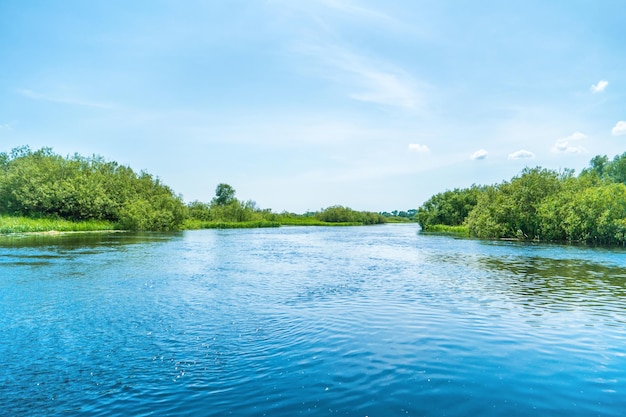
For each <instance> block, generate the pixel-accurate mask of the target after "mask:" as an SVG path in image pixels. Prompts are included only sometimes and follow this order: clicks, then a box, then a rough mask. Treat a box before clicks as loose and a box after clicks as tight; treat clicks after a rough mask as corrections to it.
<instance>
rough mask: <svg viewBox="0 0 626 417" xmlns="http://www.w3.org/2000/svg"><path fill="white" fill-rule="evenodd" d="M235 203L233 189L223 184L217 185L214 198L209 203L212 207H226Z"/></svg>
mask: <svg viewBox="0 0 626 417" xmlns="http://www.w3.org/2000/svg"><path fill="white" fill-rule="evenodd" d="M235 201H236V200H235V189H234V188H233V187H231V186H230V185H228V184H224V183H220V184H217V187H216V188H215V197H214V198H213V201H212V202H211V204H212V205H215V206H227V205H229V204H232V203H234V202H235Z"/></svg>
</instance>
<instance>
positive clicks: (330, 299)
mask: <svg viewBox="0 0 626 417" xmlns="http://www.w3.org/2000/svg"><path fill="white" fill-rule="evenodd" d="M0 342H1V343H0V365H1V366H0V415H7V416H32V415H37V416H68V415H71V416H165V415H170V416H222V415H232V416H263V415H267V416H298V415H302V416H328V415H341V416H361V417H364V416H370V417H372V416H508V417H510V416H529V415H537V416H623V415H624V413H625V412H626V250H624V249H619V248H618V249H606V248H593V247H575V246H561V245H544V244H534V243H518V242H493V241H477V240H469V239H455V238H452V237H446V236H429V235H422V234H420V233H419V232H418V228H417V226H415V225H383V226H368V227H332V228H331V227H281V228H272V229H253V230H200V231H187V232H181V233H173V234H158V233H153V234H150V233H148V234H127V233H110V234H97V233H94V234H80V235H60V236H7V237H0Z"/></svg>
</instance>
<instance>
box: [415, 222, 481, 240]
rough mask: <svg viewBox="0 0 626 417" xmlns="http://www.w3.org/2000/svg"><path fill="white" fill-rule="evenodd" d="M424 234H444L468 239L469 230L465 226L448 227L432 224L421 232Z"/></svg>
mask: <svg viewBox="0 0 626 417" xmlns="http://www.w3.org/2000/svg"><path fill="white" fill-rule="evenodd" d="M422 232H424V233H433V234H444V235H454V236H463V237H469V235H470V234H469V228H468V227H467V226H464V225H461V226H448V225H445V224H434V225H431V226H428V227H426V228H425V229H423V230H422Z"/></svg>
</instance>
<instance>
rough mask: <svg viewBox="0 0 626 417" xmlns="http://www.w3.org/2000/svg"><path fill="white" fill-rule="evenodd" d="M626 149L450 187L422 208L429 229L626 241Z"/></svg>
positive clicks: (424, 224)
mask: <svg viewBox="0 0 626 417" xmlns="http://www.w3.org/2000/svg"><path fill="white" fill-rule="evenodd" d="M625 184H626V153H624V154H622V155H617V156H615V157H614V158H613V159H612V160H610V159H609V158H608V157H607V156H605V155H604V156H596V157H594V158H593V159H592V160H591V162H590V164H589V167H587V168H585V169H584V170H583V171H582V172H581V173H580V174H579V175H578V176H575V175H574V171H573V170H569V169H566V170H562V171H554V170H549V169H543V168H541V167H536V168H526V169H524V170H523V171H522V172H521V174H520V175H518V176H516V177H514V178H513V179H511V180H510V181H505V182H502V183H501V184H496V185H489V186H476V185H474V186H472V187H470V188H464V189H454V190H448V191H445V192H443V193H439V194H436V195H434V196H432V197H431V198H430V199H429V200H428V201H426V202H425V203H424V204H423V205H422V206H421V207H420V208H419V209H418V211H417V215H416V218H417V221H418V223H419V224H420V226H421V227H422V229H423V230H424V231H428V230H435V229H436V226H437V225H447V226H465V227H466V228H467V230H468V232H469V234H470V236H473V237H479V238H517V239H524V240H541V241H568V242H587V243H597V244H622V245H623V244H626V185H625Z"/></svg>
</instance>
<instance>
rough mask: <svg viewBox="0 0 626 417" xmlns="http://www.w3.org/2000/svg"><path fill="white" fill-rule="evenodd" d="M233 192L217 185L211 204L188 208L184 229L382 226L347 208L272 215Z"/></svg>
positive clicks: (376, 219)
mask: <svg viewBox="0 0 626 417" xmlns="http://www.w3.org/2000/svg"><path fill="white" fill-rule="evenodd" d="M235 194H236V193H235V190H234V189H233V187H231V186H230V185H228V184H223V183H222V184H218V186H217V188H216V189H215V197H214V198H213V199H212V200H211V203H203V202H200V201H194V202H192V203H190V204H189V205H188V206H187V208H188V219H187V221H186V222H185V227H186V228H193V229H196V228H239V227H276V226H280V225H290V226H322V225H342V226H345V225H366V224H380V223H384V222H385V218H384V217H383V216H382V215H379V214H376V213H371V212H365V211H355V210H352V209H350V208H348V207H343V206H332V207H328V208H326V209H324V210H322V211H319V212H309V213H306V214H304V215H298V214H294V213H287V212H283V213H280V214H277V213H273V212H272V211H271V210H269V209H264V210H263V209H259V208H258V207H257V205H256V203H255V202H254V201H251V200H248V201H245V202H244V201H240V200H237V199H236V198H235Z"/></svg>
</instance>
